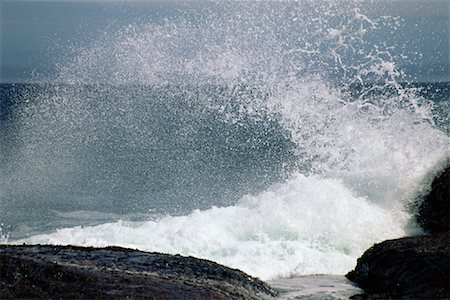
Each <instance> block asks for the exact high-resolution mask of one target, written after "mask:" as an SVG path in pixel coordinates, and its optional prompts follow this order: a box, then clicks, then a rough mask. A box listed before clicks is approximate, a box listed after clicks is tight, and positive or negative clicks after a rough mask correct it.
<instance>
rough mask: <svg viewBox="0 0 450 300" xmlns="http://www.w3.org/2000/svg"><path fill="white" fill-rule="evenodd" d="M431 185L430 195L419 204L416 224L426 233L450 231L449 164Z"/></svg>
mask: <svg viewBox="0 0 450 300" xmlns="http://www.w3.org/2000/svg"><path fill="white" fill-rule="evenodd" d="M447 165H448V166H447V168H446V169H445V170H444V171H443V172H442V173H441V174H440V175H439V176H437V177H436V178H434V180H433V183H432V185H431V191H430V193H429V194H428V195H427V196H426V197H425V198H424V199H423V201H421V202H420V203H419V207H418V212H417V215H416V221H417V223H418V224H419V225H420V226H421V227H422V228H423V229H424V230H425V231H426V232H428V233H436V232H445V231H450V164H449V162H447Z"/></svg>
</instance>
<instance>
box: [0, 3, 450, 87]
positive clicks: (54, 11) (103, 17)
mask: <svg viewBox="0 0 450 300" xmlns="http://www.w3.org/2000/svg"><path fill="white" fill-rule="evenodd" d="M0 1H1V2H0V10H1V11H0V16H1V17H0V26H1V27H0V34H1V38H0V42H1V44H0V50H1V55H0V81H1V82H21V81H27V80H30V78H32V73H33V72H37V73H41V74H46V73H49V74H50V73H52V72H54V66H55V62H57V61H59V60H60V59H61V58H63V57H65V56H67V55H68V53H69V52H70V51H71V48H73V47H75V45H80V44H83V42H84V41H86V42H87V41H89V40H90V39H92V38H95V36H96V35H97V34H100V33H101V31H102V30H105V28H106V29H107V30H114V28H115V27H117V28H119V27H120V26H123V25H124V24H127V23H128V22H133V21H135V20H144V21H145V22H158V21H159V20H161V19H162V18H164V17H165V16H170V15H173V14H176V13H179V11H177V10H175V8H176V7H177V5H178V4H176V3H175V2H167V1H147V2H131V1H125V2H111V1H95V2H94V1H4V0H0ZM191 3H192V6H194V5H198V4H194V3H193V2H191ZM371 3H372V5H367V8H366V9H367V12H364V13H367V14H373V15H391V16H392V15H399V16H401V17H402V18H403V19H404V25H403V26H402V27H401V28H400V29H399V30H398V32H395V33H394V34H393V37H394V39H395V41H394V42H395V43H397V44H398V45H401V47H402V48H403V50H404V51H405V52H406V53H409V54H410V55H411V56H414V55H415V56H416V58H415V59H414V60H410V61H409V62H408V63H405V65H404V66H402V67H403V68H404V69H405V70H406V71H407V73H409V74H411V75H413V76H416V77H417V78H418V80H420V81H436V80H440V81H450V75H449V18H450V17H449V7H450V0H422V1H421V0H398V1H384V0H381V1H372V2H371ZM373 3H375V4H373ZM380 38H383V37H380ZM390 42H392V37H391V40H390ZM398 45H397V46H398ZM417 53H420V54H421V55H417Z"/></svg>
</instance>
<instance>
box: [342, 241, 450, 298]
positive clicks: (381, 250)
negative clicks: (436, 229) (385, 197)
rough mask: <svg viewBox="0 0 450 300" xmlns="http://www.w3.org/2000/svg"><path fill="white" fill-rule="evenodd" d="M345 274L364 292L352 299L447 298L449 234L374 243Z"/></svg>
mask: <svg viewBox="0 0 450 300" xmlns="http://www.w3.org/2000/svg"><path fill="white" fill-rule="evenodd" d="M346 277H347V278H348V279H350V280H351V281H353V282H356V283H357V284H358V285H359V286H360V287H361V288H363V289H364V290H365V293H366V294H364V295H357V296H354V297H352V298H353V299H392V298H396V299H397V298H409V299H411V298H414V299H442V298H450V233H439V234H434V235H431V236H415V237H405V238H401V239H396V240H389V241H384V242H382V243H380V244H376V245H374V246H373V247H372V248H370V249H369V250H367V251H366V252H365V253H364V254H363V256H362V257H361V258H359V259H358V264H357V266H356V268H355V270H353V271H351V272H350V273H348V274H347V275H346Z"/></svg>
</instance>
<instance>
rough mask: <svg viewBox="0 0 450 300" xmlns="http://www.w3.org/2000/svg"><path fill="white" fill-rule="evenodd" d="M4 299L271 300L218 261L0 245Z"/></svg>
mask: <svg viewBox="0 0 450 300" xmlns="http://www.w3.org/2000/svg"><path fill="white" fill-rule="evenodd" d="M0 274H1V276H0V278H1V280H0V298H1V299H16V298H48V299H80V298H85V299H124V298H127V299H130V298H131V299H143V298H145V299H267V298H273V297H274V296H276V294H277V292H276V291H275V290H273V289H272V288H271V287H270V286H269V285H267V284H266V283H264V282H262V281H261V280H259V279H257V278H254V277H251V276H249V275H247V274H245V273H244V272H241V271H239V270H236V269H231V268H228V267H225V266H222V265H219V264H217V263H214V262H212V261H208V260H203V259H198V258H194V257H184V256H179V255H168V254H161V253H148V252H142V251H137V250H131V249H125V248H119V247H107V248H86V247H75V246H50V245H17V246H13V245H0Z"/></svg>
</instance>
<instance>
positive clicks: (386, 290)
mask: <svg viewBox="0 0 450 300" xmlns="http://www.w3.org/2000/svg"><path fill="white" fill-rule="evenodd" d="M415 217H416V222H417V223H418V224H419V225H420V226H421V227H422V228H423V229H424V231H425V232H427V233H430V235H424V236H415V237H405V238H401V239H396V240H389V241H384V242H382V243H380V244H376V245H374V246H373V247H372V248H370V249H369V250H367V251H366V252H365V253H364V254H363V256H362V257H361V258H359V259H358V264H357V266H356V268H355V270H353V271H351V272H350V273H348V274H347V275H346V276H347V278H348V279H350V280H351V281H353V282H355V283H357V284H358V285H359V286H360V287H361V288H363V289H364V291H365V294H360V295H355V296H353V297H352V298H353V299H398V298H407V299H449V298H450V231H449V230H450V165H449V162H448V161H447V167H446V168H445V169H444V170H443V172H440V173H439V174H437V176H436V177H435V178H434V179H433V182H432V185H431V190H430V192H429V194H428V195H426V196H425V197H424V198H423V200H422V199H421V201H420V203H419V204H418V210H417V214H416V216H415Z"/></svg>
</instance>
